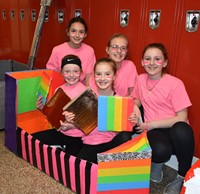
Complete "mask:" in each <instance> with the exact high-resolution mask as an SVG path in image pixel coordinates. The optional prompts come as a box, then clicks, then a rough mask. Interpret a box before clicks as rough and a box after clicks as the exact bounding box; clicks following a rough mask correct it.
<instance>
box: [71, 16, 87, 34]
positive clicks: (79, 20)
mask: <svg viewBox="0 0 200 194" xmlns="http://www.w3.org/2000/svg"><path fill="white" fill-rule="evenodd" d="M76 22H79V23H81V24H83V26H84V28H85V33H87V32H88V26H87V23H86V21H85V20H84V19H83V18H82V17H74V18H72V19H71V20H70V21H69V22H68V24H67V32H68V31H69V29H70V27H71V25H72V24H73V23H76Z"/></svg>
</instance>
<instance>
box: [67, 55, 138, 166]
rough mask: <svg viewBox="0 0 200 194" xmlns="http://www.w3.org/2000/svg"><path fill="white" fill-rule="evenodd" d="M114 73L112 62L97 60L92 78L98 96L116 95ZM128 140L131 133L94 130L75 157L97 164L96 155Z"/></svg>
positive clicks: (70, 120)
mask: <svg viewBox="0 0 200 194" xmlns="http://www.w3.org/2000/svg"><path fill="white" fill-rule="evenodd" d="M116 71H117V70H116V64H115V62H114V61H113V60H111V59H109V58H101V59H99V60H97V62H96V64H95V67H94V76H95V82H96V85H97V90H96V94H97V95H98V96H113V95H117V94H116V93H115V91H114V90H113V81H114V80H115V78H116ZM72 120H73V117H71V118H69V119H68V122H72ZM135 121H136V120H135ZM133 122H134V119H133ZM130 139H131V133H129V132H120V133H117V132H99V131H98V129H97V128H95V129H94V130H93V131H92V132H91V133H90V134H89V135H87V136H83V137H82V140H83V144H84V145H83V148H82V149H81V151H80V153H79V154H78V155H77V157H79V158H82V159H85V160H88V161H90V162H94V163H97V153H100V152H104V151H107V150H109V149H112V148H114V147H116V146H118V145H120V144H122V143H124V142H126V141H128V140H130Z"/></svg>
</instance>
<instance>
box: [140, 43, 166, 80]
mask: <svg viewBox="0 0 200 194" xmlns="http://www.w3.org/2000/svg"><path fill="white" fill-rule="evenodd" d="M142 66H143V67H144V69H145V71H146V72H147V73H148V75H149V76H150V77H152V79H159V78H160V77H161V76H162V69H163V68H165V67H166V66H167V60H165V57H164V55H163V52H162V51H161V50H160V49H159V48H153V47H152V48H148V49H147V50H146V51H145V52H144V55H143V58H142Z"/></svg>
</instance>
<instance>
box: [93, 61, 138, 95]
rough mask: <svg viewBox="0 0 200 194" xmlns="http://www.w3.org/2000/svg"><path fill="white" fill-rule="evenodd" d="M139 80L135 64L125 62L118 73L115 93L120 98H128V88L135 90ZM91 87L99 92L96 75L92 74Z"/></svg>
mask: <svg viewBox="0 0 200 194" xmlns="http://www.w3.org/2000/svg"><path fill="white" fill-rule="evenodd" d="M137 78H138V73H137V70H136V67H135V65H134V63H133V62H132V61H130V60H123V61H122V64H121V67H120V69H118V70H117V73H116V78H115V81H114V91H115V92H116V93H117V94H118V95H120V96H128V88H131V87H133V88H134V86H135V83H136V81H137ZM90 87H91V88H92V89H93V90H94V91H97V86H96V84H95V79H94V73H92V76H91V79H90Z"/></svg>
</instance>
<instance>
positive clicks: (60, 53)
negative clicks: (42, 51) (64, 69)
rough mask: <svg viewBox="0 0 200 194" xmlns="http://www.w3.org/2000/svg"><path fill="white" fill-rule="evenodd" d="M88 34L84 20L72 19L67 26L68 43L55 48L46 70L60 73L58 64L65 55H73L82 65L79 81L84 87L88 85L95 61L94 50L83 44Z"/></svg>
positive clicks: (79, 18)
mask: <svg viewBox="0 0 200 194" xmlns="http://www.w3.org/2000/svg"><path fill="white" fill-rule="evenodd" d="M87 32H88V27H87V24H86V22H85V20H84V19H83V18H81V17H75V18H72V19H71V20H70V21H69V23H68V26H67V35H68V37H69V41H68V42H64V43H62V44H60V45H58V46H55V47H54V48H53V50H52V53H51V56H50V58H49V60H48V62H47V64H46V68H47V69H53V70H55V71H60V69H61V66H60V62H61V60H62V58H63V57H64V56H65V55H68V54H73V55H76V56H78V57H79V58H80V60H81V64H82V73H81V77H80V80H81V81H82V83H84V84H85V85H87V86H88V85H89V78H90V74H91V73H92V71H93V67H94V64H95V61H96V57H95V53H94V49H93V48H92V47H91V46H89V45H87V44H84V43H83V40H84V39H85V38H86V36H87Z"/></svg>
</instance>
